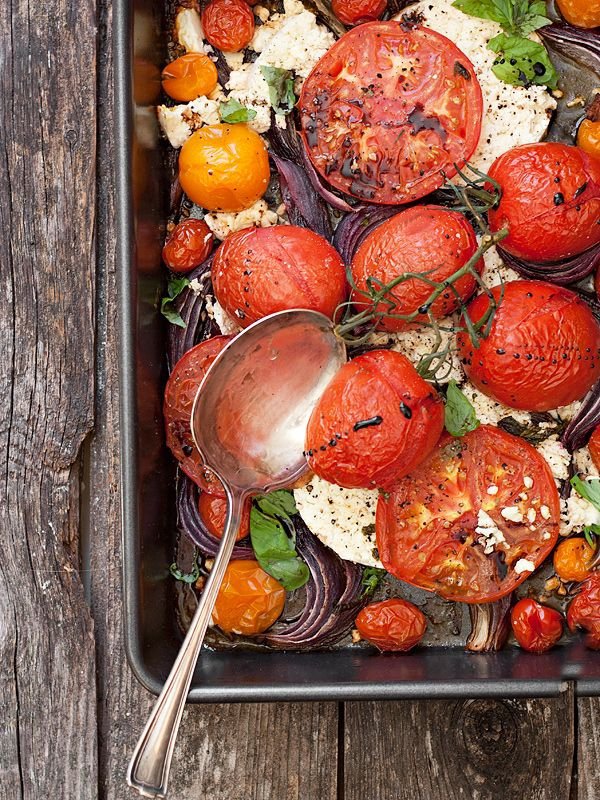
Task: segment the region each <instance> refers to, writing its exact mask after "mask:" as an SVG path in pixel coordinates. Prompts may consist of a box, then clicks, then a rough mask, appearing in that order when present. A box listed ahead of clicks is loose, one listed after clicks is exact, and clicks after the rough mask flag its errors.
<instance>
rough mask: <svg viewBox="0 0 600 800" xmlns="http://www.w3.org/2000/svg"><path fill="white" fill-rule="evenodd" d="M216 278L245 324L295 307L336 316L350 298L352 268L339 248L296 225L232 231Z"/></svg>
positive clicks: (219, 255)
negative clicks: (348, 270) (347, 268)
mask: <svg viewBox="0 0 600 800" xmlns="http://www.w3.org/2000/svg"><path fill="white" fill-rule="evenodd" d="M212 276H213V286H214V290H215V295H216V297H217V300H218V301H219V303H220V304H221V305H222V306H223V308H225V310H226V311H227V312H228V313H229V314H230V315H231V316H232V317H233V318H234V319H235V320H236V321H238V322H239V323H240V325H242V326H243V327H246V326H247V325H249V324H250V323H251V322H255V321H256V320H257V319H260V318H261V317H265V316H267V314H272V313H274V312H275V311H284V310H286V309H291V308H309V309H312V310H313V311H320V312H321V313H322V314H325V315H326V316H328V317H331V318H332V317H333V315H334V312H335V310H336V308H337V307H338V305H339V304H340V303H341V302H343V301H344V300H345V299H346V292H347V284H346V271H345V269H344V264H343V262H342V259H341V258H340V256H339V254H338V252H337V250H335V249H334V248H333V247H332V246H331V245H330V244H329V242H327V241H326V240H325V239H323V237H322V236H319V234H317V233H314V231H310V230H308V229H307V228H297V227H295V226H294V225H274V226H273V227H271V228H246V229H244V230H241V231H238V232H237V233H232V234H230V235H229V236H228V237H227V239H226V240H225V241H224V242H223V244H222V245H221V246H220V247H219V249H218V250H217V252H216V254H215V260H214V264H213V268H212Z"/></svg>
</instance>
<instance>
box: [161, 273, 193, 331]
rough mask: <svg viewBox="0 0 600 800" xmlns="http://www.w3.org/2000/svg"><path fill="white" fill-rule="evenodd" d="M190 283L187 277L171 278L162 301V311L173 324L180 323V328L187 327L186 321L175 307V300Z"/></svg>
mask: <svg viewBox="0 0 600 800" xmlns="http://www.w3.org/2000/svg"><path fill="white" fill-rule="evenodd" d="M189 285H190V282H189V280H188V279H187V278H170V279H169V283H168V284H167V294H166V296H165V297H163V298H162V300H161V301H160V313H161V314H162V315H163V317H166V318H167V319H168V320H169V322H170V323H171V324H173V325H178V326H179V327H180V328H185V322H184V321H183V319H182V318H181V314H180V313H179V311H177V309H176V308H175V300H176V299H177V298H178V297H179V295H180V294H181V293H182V292H183V290H184V289H185V288H186V287H187V286H189Z"/></svg>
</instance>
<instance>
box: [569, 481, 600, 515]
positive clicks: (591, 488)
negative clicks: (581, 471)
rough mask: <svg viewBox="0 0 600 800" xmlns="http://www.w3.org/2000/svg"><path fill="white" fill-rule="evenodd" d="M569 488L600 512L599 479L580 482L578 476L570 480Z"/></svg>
mask: <svg viewBox="0 0 600 800" xmlns="http://www.w3.org/2000/svg"><path fill="white" fill-rule="evenodd" d="M571 486H572V487H573V488H574V489H575V491H576V492H577V494H578V495H579V496H580V497H583V499H584V500H587V501H588V503H591V504H592V505H593V506H594V508H596V509H597V510H598V511H600V478H591V479H590V480H588V481H582V480H581V478H580V477H579V476H578V475H574V476H573V477H572V478H571Z"/></svg>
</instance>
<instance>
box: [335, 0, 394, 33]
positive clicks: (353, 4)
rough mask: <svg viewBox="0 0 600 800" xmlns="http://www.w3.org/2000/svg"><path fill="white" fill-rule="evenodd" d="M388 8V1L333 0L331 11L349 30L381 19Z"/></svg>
mask: <svg viewBox="0 0 600 800" xmlns="http://www.w3.org/2000/svg"><path fill="white" fill-rule="evenodd" d="M386 8H387V0H333V1H332V3H331V10H332V11H333V13H334V14H335V15H336V17H337V18H338V19H339V21H340V22H343V23H344V25H347V26H348V27H349V28H350V27H352V26H353V25H360V24H361V23H362V22H373V20H376V19H379V18H380V17H381V15H382V14H383V12H384V11H385V10H386Z"/></svg>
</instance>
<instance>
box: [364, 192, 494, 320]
mask: <svg viewBox="0 0 600 800" xmlns="http://www.w3.org/2000/svg"><path fill="white" fill-rule="evenodd" d="M476 250H477V239H476V237H475V231H474V230H473V228H472V227H471V225H470V224H469V222H468V221H467V220H466V218H465V217H464V216H463V215H462V214H458V213H457V212H456V211H449V210H448V209H446V208H442V207H441V206H413V207H412V208H407V209H406V210H405V211H401V212H400V213H399V214H397V215H396V216H395V217H392V218H391V219H388V220H387V221H386V222H384V223H382V224H381V225H379V226H378V227H377V228H375V230H374V231H373V232H372V233H370V234H369V235H368V236H367V237H366V239H365V240H364V242H363V243H362V244H361V246H360V247H359V248H358V250H357V252H356V255H355V256H354V258H353V260H352V266H351V270H352V276H353V278H354V283H355V285H356V289H354V290H353V292H352V301H353V303H354V305H355V306H356V307H357V309H358V310H360V307H361V305H364V304H365V299H364V295H361V294H360V292H361V291H363V292H366V290H367V288H368V287H367V279H368V278H370V277H371V278H376V279H377V280H378V281H381V283H383V284H387V283H390V281H392V280H393V279H394V278H397V277H398V276H399V275H402V274H403V273H405V272H413V273H426V277H427V278H428V279H429V280H434V281H440V282H441V281H444V280H446V278H449V277H450V276H451V275H453V274H454V273H455V272H456V271H457V270H458V269H460V267H462V266H464V265H465V264H466V262H467V261H468V260H469V258H471V256H473V255H474V253H475V251H476ZM482 270H483V259H480V261H479V262H478V264H477V271H478V272H479V273H480V274H481V272H482ZM476 287H477V283H476V281H475V278H474V277H473V276H472V275H465V276H464V277H463V278H460V279H459V280H458V281H456V283H455V284H454V290H455V291H456V292H458V295H459V296H460V299H462V300H467V299H468V298H469V297H470V296H471V295H472V294H473V292H474V291H475V289H476ZM432 291H433V287H432V286H431V284H428V283H426V282H425V281H420V280H418V279H414V278H413V279H411V280H408V281H405V282H404V283H401V284H399V285H398V286H397V287H396V288H395V289H394V290H393V291H392V292H391V293H390V295H389V299H390V300H393V301H394V302H395V303H396V306H395V307H394V308H389V306H388V305H387V304H384V303H380V305H379V306H378V308H377V310H378V311H381V312H383V311H387V312H388V313H391V314H401V315H408V314H411V313H413V312H415V311H416V310H417V309H418V308H419V307H420V306H422V305H423V304H424V303H425V301H426V300H427V298H428V297H429V296H430V295H431V292H432ZM455 291H452V290H451V289H448V290H447V291H446V292H444V293H443V294H442V295H441V297H439V298H438V299H437V300H436V301H435V302H434V303H433V305H432V307H431V311H432V313H433V314H434V316H435V317H444V316H446V315H447V314H450V313H451V312H452V311H454V310H455V309H456V308H457V307H458V305H459V299H458V298H457V296H456V294H455ZM361 301H362V302H361ZM416 319H417V321H426V320H427V315H426V314H421V315H419V316H418V317H417V318H416ZM380 327H381V328H384V329H385V330H388V331H401V330H404V329H406V328H407V327H409V323H407V322H405V321H403V320H399V319H394V318H393V317H392V318H390V317H386V318H385V319H383V320H382V322H381V324H380Z"/></svg>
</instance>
